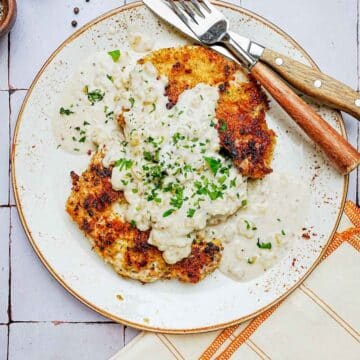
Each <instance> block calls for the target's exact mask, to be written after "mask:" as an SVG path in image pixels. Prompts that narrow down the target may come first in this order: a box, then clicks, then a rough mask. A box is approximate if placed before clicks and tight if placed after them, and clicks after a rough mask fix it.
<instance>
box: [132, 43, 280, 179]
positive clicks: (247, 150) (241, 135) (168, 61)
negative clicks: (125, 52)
mask: <svg viewBox="0 0 360 360" xmlns="http://www.w3.org/2000/svg"><path fill="white" fill-rule="evenodd" d="M148 61H150V62H151V63H152V64H153V65H154V66H155V68H156V69H157V71H158V72H159V74H160V75H165V76H167V77H168V79H169V83H168V85H167V87H166V93H165V94H166V96H168V98H169V102H168V104H167V106H168V108H171V107H172V106H174V105H175V104H176V102H177V101H178V98H179V95H180V94H181V93H182V92H183V91H184V90H186V89H191V88H193V87H195V86H196V85H197V84H199V83H205V84H208V85H212V86H213V85H215V86H218V87H219V90H220V98H219V101H218V104H217V109H216V117H217V119H218V120H219V125H218V126H217V129H218V132H219V137H220V143H221V146H222V147H223V149H225V150H226V152H227V153H228V155H229V156H230V157H231V158H232V159H233V161H234V164H235V166H236V167H237V168H238V169H239V171H240V172H241V173H242V174H243V175H244V176H248V177H250V178H252V179H259V178H262V177H264V176H265V175H266V174H268V173H270V172H271V171H272V170H271V167H270V163H271V159H272V154H273V148H274V145H275V133H274V132H273V131H272V130H270V129H269V128H268V127H267V124H266V121H265V112H266V110H268V101H267V98H266V95H265V93H264V92H263V91H262V90H261V88H260V86H259V85H258V84H257V83H256V81H255V80H254V79H253V78H252V77H251V76H247V75H244V76H245V79H247V81H246V82H244V83H241V84H240V83H239V82H234V81H233V80H234V78H235V73H236V72H237V71H244V70H242V69H241V68H240V67H239V66H238V65H237V64H235V63H234V62H233V61H230V60H227V59H225V58H224V57H222V56H221V55H219V54H217V53H216V52H214V51H212V50H210V49H208V48H204V47H201V46H184V47H180V48H169V49H160V50H158V51H154V52H152V53H151V54H149V55H148V56H146V57H145V58H144V59H141V60H140V61H139V62H140V63H145V62H148Z"/></svg>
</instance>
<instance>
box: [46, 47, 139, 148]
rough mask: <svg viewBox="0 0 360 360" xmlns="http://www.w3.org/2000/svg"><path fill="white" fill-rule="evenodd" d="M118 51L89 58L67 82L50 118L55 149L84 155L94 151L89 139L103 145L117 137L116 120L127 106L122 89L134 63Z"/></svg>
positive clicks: (128, 56)
mask: <svg viewBox="0 0 360 360" xmlns="http://www.w3.org/2000/svg"><path fill="white" fill-rule="evenodd" d="M118 51H119V50H114V51H113V52H109V53H112V56H111V55H110V54H109V53H107V52H100V53H97V54H95V55H93V56H91V57H90V58H89V59H87V60H85V61H84V63H83V64H82V66H81V68H80V69H79V70H78V71H77V72H76V73H75V75H74V78H73V79H71V81H70V82H69V85H68V86H67V88H66V89H65V90H64V92H63V96H62V98H61V102H60V103H59V104H58V106H57V107H56V111H55V114H54V117H53V130H54V134H55V138H56V140H57V143H58V147H61V148H62V149H64V150H66V151H69V152H71V153H80V154H84V153H86V152H87V151H88V150H95V149H96V147H95V145H94V142H93V140H95V141H96V142H97V143H99V142H101V143H105V142H106V141H108V140H110V139H111V138H112V137H113V136H115V137H117V136H118V134H117V132H118V125H117V121H116V119H117V116H118V115H119V113H120V112H121V109H122V106H123V105H126V104H127V103H128V99H127V98H124V89H126V88H127V87H128V81H129V73H130V71H131V70H132V69H133V67H134V64H135V60H134V57H133V56H131V55H130V54H129V53H128V52H122V51H119V53H118ZM99 129H101V131H99ZM100 133H101V136H102V137H103V138H102V139H99V138H98V137H99V136H100Z"/></svg>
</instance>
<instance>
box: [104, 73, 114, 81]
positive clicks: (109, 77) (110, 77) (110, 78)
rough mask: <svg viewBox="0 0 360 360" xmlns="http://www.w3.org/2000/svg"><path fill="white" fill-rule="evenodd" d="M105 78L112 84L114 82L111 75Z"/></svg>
mask: <svg viewBox="0 0 360 360" xmlns="http://www.w3.org/2000/svg"><path fill="white" fill-rule="evenodd" d="M106 77H107V78H108V79H109V80H110V81H111V82H112V83H113V82H114V78H113V77H112V76H111V75H109V74H107V75H106Z"/></svg>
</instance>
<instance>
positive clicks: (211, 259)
mask: <svg viewBox="0 0 360 360" xmlns="http://www.w3.org/2000/svg"><path fill="white" fill-rule="evenodd" d="M102 158H103V154H102V153H101V151H99V152H97V153H96V154H95V155H94V156H93V158H92V160H91V163H90V165H89V167H88V169H87V170H86V171H85V172H84V173H83V174H82V175H81V176H79V175H77V174H75V173H74V172H72V173H71V178H72V193H71V195H70V197H69V199H68V201H67V203H66V211H67V212H68V213H69V215H70V216H71V218H72V219H73V220H74V221H75V222H76V223H77V224H78V225H79V227H80V229H81V230H82V231H83V232H84V233H85V235H86V236H87V237H88V238H89V239H90V240H91V242H92V244H93V248H94V250H95V251H96V252H97V253H98V254H99V255H100V256H101V257H102V258H103V259H104V260H105V261H106V262H108V263H110V264H111V265H112V266H113V268H114V269H115V271H116V272H117V273H118V274H120V275H122V276H124V277H129V278H132V279H136V280H140V281H142V282H153V281H155V280H158V279H178V280H180V281H183V282H188V283H196V282H198V281H200V280H202V279H203V278H204V277H205V276H206V275H208V274H209V273H211V272H213V271H214V270H215V269H216V268H217V267H218V265H219V261H220V258H221V244H220V242H217V241H211V242H204V241H199V242H195V243H194V244H193V245H192V251H191V254H190V256H189V257H187V258H186V259H183V260H181V261H179V262H178V263H176V264H174V265H169V264H167V263H166V262H165V261H164V259H163V257H162V253H161V252H160V251H159V250H158V249H157V248H156V247H154V246H152V245H150V244H148V243H147V239H148V236H149V232H148V231H139V230H138V229H136V228H134V227H133V226H132V225H131V224H129V223H126V222H124V221H122V220H121V218H120V217H119V216H118V215H116V213H115V212H114V211H113V209H112V206H113V205H114V204H115V203H116V202H120V203H123V202H124V201H125V199H124V197H123V195H122V193H121V192H119V191H115V190H113V189H112V186H111V183H110V178H111V169H107V168H104V167H103V165H102Z"/></svg>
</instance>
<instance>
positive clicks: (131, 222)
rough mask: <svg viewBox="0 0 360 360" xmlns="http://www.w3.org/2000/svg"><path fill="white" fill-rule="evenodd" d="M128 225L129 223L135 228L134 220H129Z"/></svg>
mask: <svg viewBox="0 0 360 360" xmlns="http://www.w3.org/2000/svg"><path fill="white" fill-rule="evenodd" d="M130 225H131V226H132V227H133V228H136V221H135V220H131V221H130Z"/></svg>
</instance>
